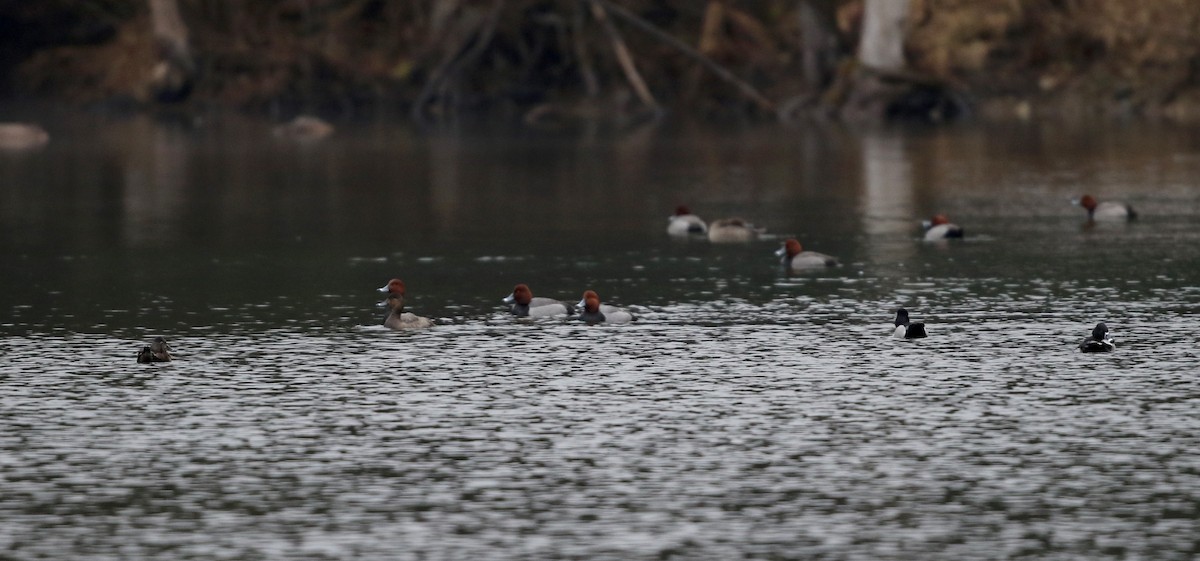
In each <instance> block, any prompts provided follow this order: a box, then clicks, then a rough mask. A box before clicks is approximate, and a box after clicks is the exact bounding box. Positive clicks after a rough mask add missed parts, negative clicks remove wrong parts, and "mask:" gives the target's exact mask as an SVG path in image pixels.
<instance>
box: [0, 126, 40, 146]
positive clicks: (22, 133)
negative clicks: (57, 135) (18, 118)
mask: <svg viewBox="0 0 1200 561" xmlns="http://www.w3.org/2000/svg"><path fill="white" fill-rule="evenodd" d="M47 142H50V134H49V133H47V132H46V129H43V128H42V127H40V126H38V125H34V124H30V123H0V150H28V149H30V148H38V147H40V146H44V145H45V144H46V143H47Z"/></svg>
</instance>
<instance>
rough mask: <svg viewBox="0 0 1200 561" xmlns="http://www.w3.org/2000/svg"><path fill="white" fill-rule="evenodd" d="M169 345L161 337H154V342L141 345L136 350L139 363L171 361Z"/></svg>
mask: <svg viewBox="0 0 1200 561" xmlns="http://www.w3.org/2000/svg"><path fill="white" fill-rule="evenodd" d="M170 351H171V346H170V345H168V344H167V340H166V339H163V338H162V337H155V338H154V342H152V343H150V345H149V346H147V347H142V350H140V351H138V354H137V361H138V363H139V364H145V363H149V362H171V352H170Z"/></svg>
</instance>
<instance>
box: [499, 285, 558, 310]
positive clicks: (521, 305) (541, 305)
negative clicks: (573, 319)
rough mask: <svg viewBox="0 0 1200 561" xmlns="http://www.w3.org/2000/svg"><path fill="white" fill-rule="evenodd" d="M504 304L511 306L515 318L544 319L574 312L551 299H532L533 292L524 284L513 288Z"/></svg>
mask: <svg viewBox="0 0 1200 561" xmlns="http://www.w3.org/2000/svg"><path fill="white" fill-rule="evenodd" d="M504 302H505V303H506V304H511V305H512V307H511V311H512V314H513V315H514V316H517V317H529V318H545V317H553V316H565V315H570V314H571V313H573V312H574V310H573V309H572V308H571V306H569V305H567V304H566V303H563V302H559V301H558V300H555V299H553V298H541V297H538V298H534V297H533V291H532V290H530V289H529V286H528V285H526V284H518V285H517V286H515V287H513V291H512V294H509V295H508V296H507V297H505V298H504Z"/></svg>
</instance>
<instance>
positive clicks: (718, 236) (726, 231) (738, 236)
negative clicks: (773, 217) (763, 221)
mask: <svg viewBox="0 0 1200 561" xmlns="http://www.w3.org/2000/svg"><path fill="white" fill-rule="evenodd" d="M765 232H766V230H765V229H763V228H758V227H756V226H755V225H753V224H751V223H749V222H747V221H746V220H745V219H742V218H736V217H735V218H722V219H720V220H715V221H713V223H712V224H709V225H708V241H710V242H713V243H741V242H752V241H754V240H757V239H758V237H759V236H760V235H762V234H763V233H765Z"/></svg>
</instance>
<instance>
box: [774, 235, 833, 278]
mask: <svg viewBox="0 0 1200 561" xmlns="http://www.w3.org/2000/svg"><path fill="white" fill-rule="evenodd" d="M775 255H778V256H780V257H781V258H782V261H781V263H782V264H783V266H784V268H786V269H789V270H792V271H799V270H810V269H823V268H825V267H837V266H838V260H837V258H836V257H833V256H831V255H825V254H824V253H818V252H816V251H804V247H803V246H801V245H800V242H799V241H796V239H795V238H791V239H789V240H787V241H785V242H783V247H781V248H779V249H778V250H777V251H775Z"/></svg>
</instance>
